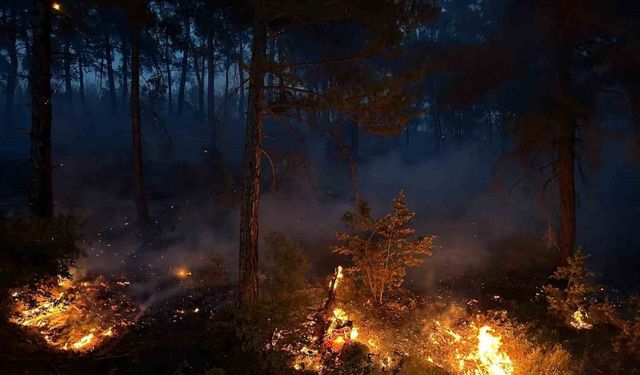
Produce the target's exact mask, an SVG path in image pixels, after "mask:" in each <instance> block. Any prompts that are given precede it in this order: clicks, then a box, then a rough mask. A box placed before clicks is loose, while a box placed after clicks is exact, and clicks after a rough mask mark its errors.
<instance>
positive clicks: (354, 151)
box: [350, 120, 359, 160]
mask: <svg viewBox="0 0 640 375" xmlns="http://www.w3.org/2000/svg"><path fill="white" fill-rule="evenodd" d="M350 122H351V156H352V157H353V160H356V159H357V158H358V130H359V129H358V124H356V122H355V121H353V120H350Z"/></svg>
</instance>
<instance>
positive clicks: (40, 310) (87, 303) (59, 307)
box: [11, 277, 137, 352]
mask: <svg viewBox="0 0 640 375" xmlns="http://www.w3.org/2000/svg"><path fill="white" fill-rule="evenodd" d="M126 285H128V282H126V281H118V282H111V281H109V280H106V279H105V278H102V277H99V278H96V279H91V280H82V281H77V282H73V281H69V280H63V281H61V282H60V283H58V285H56V286H53V287H44V286H43V287H41V288H40V289H39V290H38V291H37V292H36V293H33V294H31V293H29V292H27V291H13V292H12V293H11V295H12V297H13V299H14V301H15V308H14V314H13V317H12V318H11V321H12V322H13V323H15V324H18V325H20V326H23V327H27V328H30V329H33V330H34V332H36V333H37V334H39V335H40V336H41V337H42V338H43V339H44V341H45V342H46V343H47V344H48V345H50V346H51V347H53V348H56V349H58V350H64V351H74V352H88V351H91V350H94V349H95V348H97V347H98V346H100V345H102V344H103V343H105V342H106V341H107V340H109V339H111V338H113V337H115V336H116V335H119V334H121V333H122V332H123V331H124V330H125V328H126V327H128V326H130V325H131V324H132V323H133V316H134V314H135V313H136V311H137V309H136V307H135V306H133V304H132V303H131V301H130V299H129V298H128V297H127V296H126V294H124V292H123V287H124V286H126Z"/></svg>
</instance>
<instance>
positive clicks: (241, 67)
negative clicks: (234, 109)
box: [238, 43, 244, 119]
mask: <svg viewBox="0 0 640 375" xmlns="http://www.w3.org/2000/svg"><path fill="white" fill-rule="evenodd" d="M238 80H239V82H238V85H239V86H240V87H239V88H238V114H239V118H240V119H244V44H242V43H240V47H239V50H238Z"/></svg>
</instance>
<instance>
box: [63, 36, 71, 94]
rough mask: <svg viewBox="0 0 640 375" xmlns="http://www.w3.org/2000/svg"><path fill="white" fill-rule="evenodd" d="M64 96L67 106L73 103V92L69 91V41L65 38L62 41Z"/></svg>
mask: <svg viewBox="0 0 640 375" xmlns="http://www.w3.org/2000/svg"><path fill="white" fill-rule="evenodd" d="M64 96H65V99H66V100H67V104H69V105H71V104H72V103H73V91H72V89H71V41H70V40H69V37H67V38H66V39H65V41H64Z"/></svg>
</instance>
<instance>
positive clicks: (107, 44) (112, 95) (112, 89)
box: [104, 35, 118, 113]
mask: <svg viewBox="0 0 640 375" xmlns="http://www.w3.org/2000/svg"><path fill="white" fill-rule="evenodd" d="M104 52H105V58H106V60H107V80H108V81H109V82H108V83H109V103H110V105H111V113H116V111H117V108H118V99H117V97H116V81H115V78H114V76H113V61H112V59H111V40H110V37H109V35H107V36H106V37H105V39H104Z"/></svg>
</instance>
